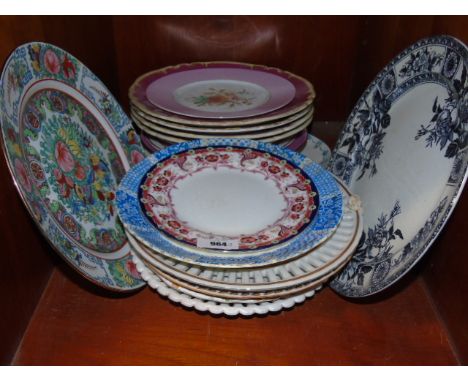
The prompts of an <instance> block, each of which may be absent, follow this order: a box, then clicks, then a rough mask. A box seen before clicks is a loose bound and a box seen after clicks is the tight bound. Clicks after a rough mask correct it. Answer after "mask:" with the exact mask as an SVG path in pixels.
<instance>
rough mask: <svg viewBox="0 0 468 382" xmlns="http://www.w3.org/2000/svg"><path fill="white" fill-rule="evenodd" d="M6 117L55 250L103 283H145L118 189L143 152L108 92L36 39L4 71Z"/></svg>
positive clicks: (30, 196) (24, 178)
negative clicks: (124, 223)
mask: <svg viewBox="0 0 468 382" xmlns="http://www.w3.org/2000/svg"><path fill="white" fill-rule="evenodd" d="M0 118H1V119H0V120H1V132H2V134H1V135H2V138H3V139H2V143H3V145H2V146H3V149H4V154H5V157H6V159H7V163H8V167H9V169H10V172H11V175H12V177H13V179H14V181H15V185H16V187H17V189H18V192H19V194H20V196H21V198H22V200H23V202H24V204H25V206H26V208H27V210H28V211H29V213H30V214H31V216H32V218H33V220H34V221H35V223H36V224H37V225H38V227H39V228H40V230H41V232H42V234H43V235H44V236H45V237H46V238H47V240H48V241H49V243H50V244H51V245H52V246H53V248H54V249H55V250H56V251H57V252H58V253H59V254H60V255H61V256H62V257H63V258H64V259H65V260H66V261H67V262H68V263H69V264H70V265H71V266H72V267H73V268H74V269H75V270H76V271H77V272H78V273H80V274H81V275H82V276H84V277H85V278H87V279H89V280H90V281H92V282H94V283H96V284H98V285H99V286H102V287H104V288H106V289H110V290H114V291H131V290H135V289H138V288H141V287H142V286H143V285H144V281H143V280H142V279H140V277H139V275H138V272H137V271H136V268H135V265H134V264H133V262H132V261H131V256H130V248H129V244H128V242H127V238H126V235H125V231H124V229H123V227H122V225H121V224H120V222H119V220H118V217H117V212H116V208H115V193H116V189H117V185H118V183H119V181H120V179H121V178H122V176H123V175H124V174H125V173H126V172H127V171H128V170H129V169H130V167H131V166H132V165H133V164H135V163H137V162H139V161H140V160H142V159H143V158H144V154H145V152H144V151H143V148H142V146H141V144H140V140H139V138H138V136H137V134H136V132H135V131H134V129H133V128H132V124H131V122H130V120H129V119H128V117H127V116H126V115H125V113H124V112H123V110H122V109H121V107H120V106H119V104H118V103H117V102H116V100H115V99H114V98H113V96H112V95H111V94H110V92H109V90H108V89H107V88H106V87H105V86H104V85H103V84H102V82H101V81H100V80H99V79H98V78H97V77H96V76H95V75H94V74H93V73H92V72H91V71H90V70H89V69H88V68H87V67H86V66H85V65H83V64H82V63H81V62H80V61H78V60H77V59H76V58H75V57H73V56H72V55H71V54H69V53H67V52H65V51H63V50H62V49H60V48H58V47H56V46H53V45H50V44H45V43H40V42H32V43H28V44H25V45H22V46H20V47H18V48H17V49H15V51H14V52H13V53H12V54H11V56H10V57H9V58H8V60H7V62H6V64H5V66H4V68H3V72H2V76H1V81H0Z"/></svg>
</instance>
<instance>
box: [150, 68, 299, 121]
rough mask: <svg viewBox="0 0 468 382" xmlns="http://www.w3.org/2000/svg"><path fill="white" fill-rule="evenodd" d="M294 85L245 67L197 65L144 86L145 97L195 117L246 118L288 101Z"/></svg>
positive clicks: (274, 75) (173, 111)
mask: <svg viewBox="0 0 468 382" xmlns="http://www.w3.org/2000/svg"><path fill="white" fill-rule="evenodd" d="M294 94H295V88H294V86H293V84H292V83H291V82H289V81H288V80H287V79H285V78H283V77H281V76H278V75H276V74H273V73H268V72H263V71H259V70H251V69H246V68H201V69H190V70H184V71H180V72H175V73H170V74H167V75H165V76H162V77H161V78H158V79H156V80H155V81H154V82H152V83H151V84H150V85H149V86H148V88H147V89H146V97H147V98H148V100H149V101H150V102H151V103H152V104H154V105H156V106H158V107H160V108H162V109H164V110H167V111H170V112H172V113H174V114H182V115H187V116H189V117H195V118H246V117H252V116H256V115H260V114H265V113H268V112H270V111H273V110H276V109H279V108H280V107H282V106H284V105H286V104H288V103H289V102H290V101H291V100H292V99H293V98H294Z"/></svg>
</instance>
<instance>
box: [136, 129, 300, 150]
mask: <svg viewBox="0 0 468 382" xmlns="http://www.w3.org/2000/svg"><path fill="white" fill-rule="evenodd" d="M140 138H141V142H142V144H143V146H144V147H145V148H146V149H147V150H148V151H149V152H150V153H154V152H156V151H160V150H162V149H164V148H165V147H167V146H169V145H170V144H169V143H164V142H162V141H160V140H158V139H156V138H153V137H151V136H149V135H147V134H146V133H145V132H144V131H141V134H140ZM306 141H307V129H304V130H302V131H301V132H300V133H298V134H297V135H295V136H293V137H291V138H286V139H284V140H281V141H279V142H276V144H277V145H281V146H283V147H286V148H288V149H290V150H296V151H298V149H299V148H301V147H303V146H304V144H305V143H306Z"/></svg>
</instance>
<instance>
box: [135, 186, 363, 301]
mask: <svg viewBox="0 0 468 382" xmlns="http://www.w3.org/2000/svg"><path fill="white" fill-rule="evenodd" d="M341 187H342V190H343V194H344V198H345V202H344V206H345V207H344V213H343V219H342V221H341V223H340V224H339V225H338V227H337V229H336V231H335V232H334V233H333V234H332V235H331V237H330V238H329V239H328V240H326V241H325V242H324V243H323V244H322V245H320V246H319V247H317V248H315V249H313V250H311V251H310V252H308V253H306V254H305V255H303V256H301V257H299V258H297V259H294V260H291V261H289V262H287V263H285V264H278V265H276V266H271V267H264V268H260V269H245V270H242V269H213V268H205V267H199V266H196V265H191V264H187V263H183V262H178V261H175V260H173V259H171V258H168V257H166V256H162V255H160V254H158V253H156V252H154V251H152V250H151V249H150V248H148V247H145V246H144V245H142V244H140V243H139V242H138V241H137V240H136V239H134V238H133V237H132V236H131V235H130V234H129V235H128V236H129V241H130V244H131V246H132V248H133V249H134V253H136V254H137V255H138V256H139V257H140V258H141V259H142V261H144V262H145V264H147V265H148V264H151V266H153V267H156V268H158V269H159V270H161V271H163V272H164V273H165V274H168V275H171V276H173V277H175V278H177V279H180V280H184V281H186V282H188V283H191V284H193V285H199V286H203V287H205V288H212V289H217V290H224V291H230V292H234V291H236V292H244V293H246V292H249V293H253V292H255V293H265V292H267V291H269V292H273V291H278V290H281V289H282V290H285V289H287V288H292V287H297V286H299V285H304V284H306V283H307V284H310V283H311V282H314V281H316V280H318V279H322V278H323V277H325V276H327V275H328V276H330V275H331V274H332V273H334V272H336V271H337V270H338V269H339V268H341V267H342V266H343V265H344V264H346V263H347V262H348V260H349V259H350V257H351V255H352V254H353V252H354V249H355V248H356V246H357V244H358V241H359V238H360V237H361V234H362V217H361V211H360V208H359V202H358V199H356V196H355V195H351V194H350V193H349V191H348V190H347V189H346V187H344V186H341Z"/></svg>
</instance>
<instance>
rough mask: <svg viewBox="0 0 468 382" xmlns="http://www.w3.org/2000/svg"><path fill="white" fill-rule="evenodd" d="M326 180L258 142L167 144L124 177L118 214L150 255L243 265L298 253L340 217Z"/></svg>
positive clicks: (307, 163) (319, 171) (334, 189)
mask: <svg viewBox="0 0 468 382" xmlns="http://www.w3.org/2000/svg"><path fill="white" fill-rule="evenodd" d="M342 203H343V202H342V193H341V191H340V188H339V186H338V184H337V183H336V181H335V179H334V178H333V176H332V175H331V174H330V173H329V172H327V171H326V170H324V169H323V168H322V167H321V166H319V165H317V164H316V163H313V162H312V161H311V160H310V159H308V158H306V157H304V156H303V155H301V154H299V153H296V152H292V151H290V150H287V149H284V148H281V147H280V146H275V145H271V144H267V143H263V142H256V141H251V140H238V139H228V138H221V139H208V140H199V141H190V142H185V143H181V144H178V145H173V146H170V147H168V148H167V149H165V150H162V151H160V152H158V153H156V154H153V155H152V156H150V157H148V158H147V159H145V160H144V161H142V162H141V163H140V164H139V165H137V166H135V167H134V168H133V169H132V170H131V171H130V172H129V173H128V174H127V175H126V176H125V177H124V179H123V180H122V182H121V185H120V187H119V191H118V192H117V205H118V209H119V215H120V217H121V219H122V222H123V224H124V225H125V226H126V228H127V229H128V230H129V231H130V233H132V234H133V235H135V237H136V238H137V239H138V240H140V241H141V242H143V243H144V244H146V245H147V246H149V247H150V248H152V249H154V250H155V251H157V252H159V253H161V254H163V255H166V256H169V257H173V258H176V259H178V260H181V261H186V262H189V263H193V264H199V265H205V266H210V265H211V266H218V267H248V266H261V265H266V264H273V263H276V262H279V261H283V260H287V259H290V258H292V257H295V256H299V255H301V254H303V253H305V252H307V251H309V250H310V249H311V248H313V247H315V246H317V245H318V244H319V243H321V242H322V241H323V240H325V239H327V238H328V237H329V236H330V235H331V234H332V233H333V232H334V230H335V229H336V227H337V225H338V223H339V222H340V220H341V217H342V210H343V207H342Z"/></svg>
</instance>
